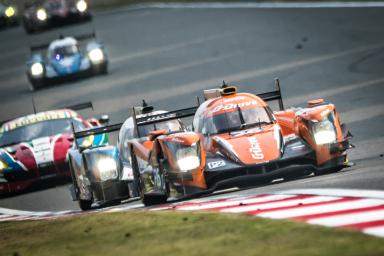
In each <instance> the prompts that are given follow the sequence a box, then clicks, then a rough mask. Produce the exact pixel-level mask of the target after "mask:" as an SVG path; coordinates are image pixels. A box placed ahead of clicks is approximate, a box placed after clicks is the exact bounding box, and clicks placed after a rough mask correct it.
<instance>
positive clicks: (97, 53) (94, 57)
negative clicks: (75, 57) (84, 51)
mask: <svg viewBox="0 0 384 256" xmlns="http://www.w3.org/2000/svg"><path fill="white" fill-rule="evenodd" d="M88 56H89V59H90V60H91V62H92V63H94V64H98V63H100V62H102V61H103V60H104V53H103V51H102V50H101V49H100V48H96V49H92V50H91V51H89V53H88Z"/></svg>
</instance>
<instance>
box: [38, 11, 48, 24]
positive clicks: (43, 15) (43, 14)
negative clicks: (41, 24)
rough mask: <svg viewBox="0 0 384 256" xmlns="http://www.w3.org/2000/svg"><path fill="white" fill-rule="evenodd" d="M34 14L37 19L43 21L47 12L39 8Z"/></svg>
mask: <svg viewBox="0 0 384 256" xmlns="http://www.w3.org/2000/svg"><path fill="white" fill-rule="evenodd" d="M36 16H37V18H38V19H39V20H41V21H45V20H46V19H47V16H48V15H47V12H46V11H45V10H44V9H39V10H37V12H36Z"/></svg>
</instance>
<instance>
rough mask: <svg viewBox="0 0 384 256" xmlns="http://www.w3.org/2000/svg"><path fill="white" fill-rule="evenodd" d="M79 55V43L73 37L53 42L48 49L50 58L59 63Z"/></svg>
mask: <svg viewBox="0 0 384 256" xmlns="http://www.w3.org/2000/svg"><path fill="white" fill-rule="evenodd" d="M78 53H79V46H78V44H77V41H76V40H75V39H74V38H72V37H66V38H64V39H59V40H55V41H53V42H52V43H51V44H50V45H49V48H48V58H49V59H55V60H57V61H59V60H61V59H63V58H66V57H71V56H73V55H75V54H78Z"/></svg>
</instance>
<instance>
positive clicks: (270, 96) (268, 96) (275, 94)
mask: <svg viewBox="0 0 384 256" xmlns="http://www.w3.org/2000/svg"><path fill="white" fill-rule="evenodd" d="M275 89H276V90H275V91H270V92H264V93H259V94H257V96H259V97H260V98H261V99H263V100H264V101H274V100H277V101H279V108H280V110H284V103H283V98H282V97H281V89H280V81H279V79H278V78H275Z"/></svg>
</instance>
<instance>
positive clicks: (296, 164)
mask: <svg viewBox="0 0 384 256" xmlns="http://www.w3.org/2000/svg"><path fill="white" fill-rule="evenodd" d="M216 161H217V160H216ZM220 161H225V165H224V166H223V167H221V168H217V169H208V168H206V169H205V180H206V183H207V187H208V188H209V189H210V188H217V187H220V188H222V187H233V186H249V185H251V184H254V183H255V182H256V183H257V182H258V181H260V182H266V181H270V180H272V179H276V178H284V177H289V176H291V175H292V174H296V173H297V174H302V175H304V174H309V173H311V172H313V171H314V170H316V165H317V163H316V154H315V152H314V151H313V150H312V148H311V147H310V146H309V145H308V144H307V143H305V142H304V141H303V140H301V139H299V138H297V139H295V140H292V141H289V142H287V143H286V144H285V148H284V152H283V154H282V156H281V158H279V159H277V160H273V161H268V162H264V163H261V164H255V165H243V164H236V163H233V162H229V161H228V160H227V159H224V158H222V159H221V160H220Z"/></svg>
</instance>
